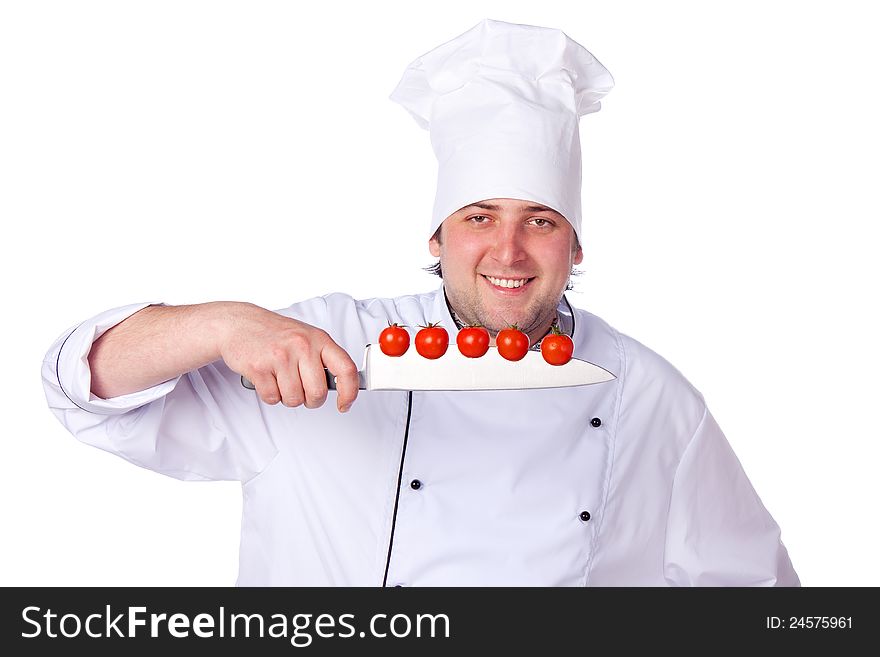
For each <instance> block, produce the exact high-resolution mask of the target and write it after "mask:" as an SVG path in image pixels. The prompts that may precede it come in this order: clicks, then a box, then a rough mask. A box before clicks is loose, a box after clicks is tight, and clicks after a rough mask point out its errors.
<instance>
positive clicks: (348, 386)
mask: <svg viewBox="0 0 880 657" xmlns="http://www.w3.org/2000/svg"><path fill="white" fill-rule="evenodd" d="M321 360H323V361H324V364H325V365H326V366H327V369H328V370H330V373H331V374H332V375H334V376H335V377H336V393H337V395H336V408H338V409H339V411H340V412H342V413H345V412H346V411H348V409H349V408H351V405H352V404H353V403H354V400H355V399H357V396H358V368H357V365H355V364H354V361H353V360H352V359H351V356H349V355H348V353H346V351H345V350H344V349H343V348H342V347H340V346H339V345H338V344H336V343H335V342H331V343H328V344H327V345H326V346H325V347H324V350H323V351H322V352H321Z"/></svg>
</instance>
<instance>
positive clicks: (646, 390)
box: [42, 286, 799, 586]
mask: <svg viewBox="0 0 880 657" xmlns="http://www.w3.org/2000/svg"><path fill="white" fill-rule="evenodd" d="M147 305H150V304H147V303H141V304H135V305H130V306H125V307H122V308H117V309H113V310H109V311H107V312H104V313H102V314H100V315H98V316H96V317H94V318H92V319H90V320H88V321H86V322H83V323H82V324H80V325H78V326H76V327H75V328H73V329H72V330H69V331H67V332H65V333H64V334H63V335H61V336H60V337H59V338H58V340H57V341H56V342H55V344H54V345H53V346H52V347H51V349H50V350H49V352H48V354H47V355H46V358H45V360H44V363H43V368H42V376H43V382H44V386H45V391H46V396H47V400H48V403H49V407H50V408H51V409H52V411H53V413H54V414H55V415H56V417H57V418H58V419H59V420H60V421H61V423H62V424H63V425H64V426H65V427H66V428H67V429H68V430H69V431H70V432H71V433H72V434H73V435H74V436H76V437H77V438H78V439H79V440H81V441H83V442H85V443H88V444H90V445H94V446H96V447H99V448H101V449H104V450H107V451H109V452H112V453H114V454H118V455H119V456H121V457H123V458H124V459H127V460H128V461H130V462H132V463H134V464H136V465H139V466H142V467H144V468H149V469H150V470H155V471H157V472H161V473H163V474H166V475H169V476H172V477H176V478H178V479H187V480H209V479H210V480H238V481H240V482H241V486H242V495H243V507H242V521H241V548H240V563H239V576H238V580H237V584H238V585H243V586H260V585H284V586H328V585H345V586H383V585H386V586H394V585H402V586H445V585H462V586H510V585H517V586H533V585H534V586H666V585H671V586H752V585H755V586H774V585H775V586H798V585H799V581H798V577H797V575H796V573H795V571H794V569H793V568H792V565H791V562H790V560H789V557H788V553H787V551H786V549H785V547H784V545H783V544H782V542H781V540H780V530H779V527H778V526H777V524H776V523H775V522H774V520H773V518H772V517H771V516H770V514H769V513H768V512H767V510H766V509H765V508H764V506H763V505H762V503H761V500H760V499H759V497H758V495H757V494H756V493H755V491H754V489H753V488H752V486H751V484H750V482H749V480H748V478H747V477H746V474H745V473H744V471H743V469H742V467H741V465H740V463H739V461H738V460H737V458H736V456H735V455H734V453H733V451H732V450H731V447H730V445H729V444H728V442H727V440H726V439H725V437H724V435H723V433H722V431H721V429H720V428H719V426H718V424H717V423H716V421H715V418H713V417H712V414H711V413H710V412H709V410H708V409H707V406H706V402H705V401H704V399H703V396H702V395H701V394H700V393H699V392H698V391H697V390H696V389H695V388H694V387H693V386H692V385H691V384H690V383H689V382H688V381H687V380H686V379H685V377H684V376H683V375H682V374H681V373H680V372H679V371H678V370H676V369H675V368H674V367H673V366H672V365H671V364H670V363H668V362H667V361H666V360H664V359H663V358H662V357H660V356H659V355H658V354H656V353H654V352H653V351H651V350H650V349H648V348H647V347H645V346H644V345H642V344H640V343H639V342H637V341H636V340H634V339H632V338H630V337H628V336H626V335H624V334H622V333H620V332H618V331H616V330H615V329H614V328H612V327H611V326H609V325H608V324H607V323H606V322H604V321H603V320H602V319H600V318H599V317H597V316H596V315H593V314H591V313H589V312H587V311H585V310H581V309H576V308H572V307H571V306H570V305H569V304H568V301H567V300H566V299H565V298H564V297H563V299H562V301H561V302H560V305H559V316H560V319H561V320H564V322H565V323H566V325H567V326H568V329H569V331H570V333H571V335H572V338H573V341H574V356H575V357H576V358H581V359H583V360H586V361H589V362H591V363H595V364H597V365H599V366H601V367H603V368H605V369H606V370H608V371H610V372H612V373H613V374H614V375H615V376H616V378H615V379H614V380H612V381H608V382H604V383H599V384H593V385H587V386H580V387H569V388H552V389H534V390H506V391H449V392H436V391H431V392H418V391H416V392H401V391H372V392H361V394H360V395H359V396H358V398H357V401H356V402H355V403H354V405H353V406H352V408H351V411H350V412H348V413H346V414H340V413H339V412H338V411H337V410H336V404H335V400H334V399H332V397H333V396H334V395H335V394H336V393H335V392H330V393H329V396H330V397H329V398H328V401H327V403H325V404H324V405H323V406H322V407H320V408H317V409H307V408H305V407H302V406H300V407H298V408H289V407H286V406H284V405H282V404H277V405H268V404H265V403H263V402H261V401H260V399H259V398H258V397H257V395H256V393H255V392H254V391H252V390H248V389H246V388H244V387H243V386H242V384H241V381H240V377H239V374H237V373H236V372H234V371H232V370H231V369H229V368H228V367H227V366H226V365H225V363H224V362H223V361H222V360H218V361H216V362H214V363H211V364H209V365H206V366H204V367H201V368H199V369H197V370H194V371H192V372H189V373H186V374H183V375H182V376H179V377H177V378H175V379H173V380H170V381H166V382H164V383H161V384H159V385H156V386H154V387H152V388H149V389H146V390H143V391H140V392H134V393H131V394H127V395H121V396H119V397H114V398H111V399H101V398H99V397H96V396H95V395H94V394H91V392H90V373H89V363H88V354H89V350H90V348H91V345H92V343H93V342H94V341H95V340H96V339H97V338H98V337H99V336H100V335H101V334H102V333H103V332H105V331H106V330H108V329H110V328H111V327H113V326H114V325H116V324H118V323H119V322H121V321H122V320H124V319H126V318H127V317H129V316H130V315H132V314H133V313H135V312H137V311H138V310H140V309H142V308H144V307H146V306H147ZM278 312H279V313H280V314H282V315H285V316H288V317H292V318H295V319H298V320H301V321H304V322H307V323H309V324H311V325H313V326H317V327H319V328H322V329H324V330H325V331H327V332H328V333H329V334H330V336H331V337H332V338H333V339H334V340H335V341H336V342H337V343H338V344H339V345H340V346H342V347H343V348H344V349H345V350H346V351H347V352H348V353H349V354H351V355H352V357H353V359H354V360H355V362H358V358H359V357H361V356H362V354H363V352H364V346H365V345H366V344H369V343H371V342H375V341H376V339H377V338H378V335H379V333H380V332H381V331H382V329H383V328H385V327H386V326H388V323H389V322H397V323H400V324H405V325H407V326H410V327H415V326H418V325H425V324H427V323H428V322H436V321H438V320H439V321H440V322H441V325H442V326H445V327H447V329H448V330H450V342H453V343H454V341H455V332H456V328H455V327H456V325H455V323H454V321H453V318H452V317H451V315H450V310H449V308H448V306H447V303H446V300H445V295H444V293H443V288H442V286H441V288H440V289H438V290H436V291H434V292H429V293H424V294H416V295H409V296H402V297H398V298H394V299H378V298H377V299H366V300H356V299H353V298H351V297H350V296H348V295H345V294H328V295H326V296H321V297H317V298H313V299H309V300H307V301H303V302H301V303H296V304H294V305H292V306H290V307H289V308H286V309H284V310H280V311H278ZM452 348H455V347H454V346H453V347H452Z"/></svg>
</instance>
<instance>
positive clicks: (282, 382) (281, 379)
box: [275, 365, 305, 408]
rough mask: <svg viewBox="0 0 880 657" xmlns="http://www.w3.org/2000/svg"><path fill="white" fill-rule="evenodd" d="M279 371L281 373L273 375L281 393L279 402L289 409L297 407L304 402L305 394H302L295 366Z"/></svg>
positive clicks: (301, 386)
mask: <svg viewBox="0 0 880 657" xmlns="http://www.w3.org/2000/svg"><path fill="white" fill-rule="evenodd" d="M279 369H280V370H281V371H280V372H276V373H275V380H276V381H277V383H278V390H279V392H280V393H281V401H282V402H283V403H284V405H285V406H289V407H290V408H294V407H296V406H299V405H300V404H302V403H303V402H304V401H305V393H304V392H303V385H302V381H301V380H300V376H299V370H298V369H297V367H296V365H292V366H290V367H285V368H283V369H281V368H279Z"/></svg>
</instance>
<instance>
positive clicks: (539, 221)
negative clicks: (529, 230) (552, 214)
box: [532, 217, 553, 228]
mask: <svg viewBox="0 0 880 657" xmlns="http://www.w3.org/2000/svg"><path fill="white" fill-rule="evenodd" d="M532 221H534V222H535V225H536V226H538V227H539V228H543V227H544V226H552V225H553V223H552V222H551V221H550V220H549V219H544V218H543V217H534V218H533V219H532Z"/></svg>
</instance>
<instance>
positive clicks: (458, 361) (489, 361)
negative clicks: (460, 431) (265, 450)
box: [241, 344, 617, 390]
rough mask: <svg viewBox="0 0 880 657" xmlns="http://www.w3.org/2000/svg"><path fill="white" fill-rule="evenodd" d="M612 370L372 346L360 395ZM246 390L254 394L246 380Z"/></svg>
mask: <svg viewBox="0 0 880 657" xmlns="http://www.w3.org/2000/svg"><path fill="white" fill-rule="evenodd" d="M324 374H325V376H326V377H327V389H328V390H336V377H335V376H334V375H333V374H331V373H330V372H329V370H327V368H326V367H325V368H324ZM616 378H617V377H616V376H614V375H613V374H612V373H611V372H609V371H608V370H606V369H604V368H602V367H599V366H598V365H594V364H593V363H589V362H587V361H585V360H581V359H579V358H572V359H571V360H570V361H568V362H567V363H566V364H565V365H550V364H549V363H547V362H546V361H545V360H544V358H543V356H541V353H540V352H538V351H528V352H526V355H525V357H524V358H523V359H522V360H518V361H509V360H506V359H504V358H502V357H501V355H500V354H499V353H498V350H497V349H496V348H495V347H489V351H488V352H487V353H486V354H485V355H484V356H481V357H480V358H468V357H466V356H464V355H462V354H461V352H459V351H458V349H450V350H449V351H447V352H446V353H445V354H444V355H443V356H441V357H440V358H436V359H433V360H432V359H429V358H424V357H423V356H421V355H419V354H418V352H416V350H415V349H411V350H409V351H407V352H406V353H405V354H403V356H386V355H385V354H383V353H382V350H381V349H376V348H375V345H369V344H368V345H367V348H366V351H365V352H364V368H363V369H362V370H360V371H359V372H358V388H359V389H360V390H522V389H527V388H562V387H566V386H585V385H590V384H593V383H603V382H605V381H611V380H613V379H616ZM241 385H243V386H244V387H245V388H248V389H250V390H254V389H255V387H254V384H253V383H251V382H250V381H249V380H248V379H246V378H245V377H244V376H242V377H241Z"/></svg>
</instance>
